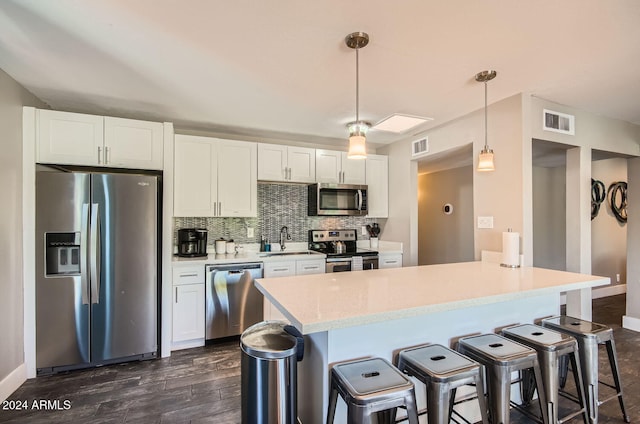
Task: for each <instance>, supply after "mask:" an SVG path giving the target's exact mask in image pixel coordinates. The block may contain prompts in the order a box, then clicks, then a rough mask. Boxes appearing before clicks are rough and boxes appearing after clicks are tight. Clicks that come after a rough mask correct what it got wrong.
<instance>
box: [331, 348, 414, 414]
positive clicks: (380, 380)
mask: <svg viewBox="0 0 640 424" xmlns="http://www.w3.org/2000/svg"><path fill="white" fill-rule="evenodd" d="M330 385H331V392H330V393H329V407H328V411H327V423H328V424H331V423H333V419H334V415H335V411H336V403H337V400H338V394H339V395H340V396H342V398H343V399H344V401H345V402H346V404H347V413H348V422H349V423H350V424H366V423H371V422H373V421H372V417H373V416H374V414H379V413H384V412H385V411H389V410H393V412H395V409H396V408H398V407H401V406H402V407H405V408H406V410H407V417H408V419H409V423H410V424H418V410H417V409H418V408H417V406H416V396H415V389H414V385H413V383H412V382H411V381H410V380H409V379H408V378H407V377H405V376H404V375H403V374H402V373H401V372H400V371H399V370H398V369H397V368H395V367H394V366H393V365H391V364H390V363H389V362H388V361H386V360H385V359H382V358H367V359H359V360H354V361H348V362H342V363H338V364H336V365H334V366H333V367H332V368H331V383H330ZM393 415H395V414H393ZM393 415H391V414H387V415H383V416H384V418H385V419H388V418H387V417H391V416H393ZM378 422H379V420H378Z"/></svg>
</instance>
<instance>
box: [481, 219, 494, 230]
mask: <svg viewBox="0 0 640 424" xmlns="http://www.w3.org/2000/svg"><path fill="white" fill-rule="evenodd" d="M478 228H493V217H492V216H479V217H478Z"/></svg>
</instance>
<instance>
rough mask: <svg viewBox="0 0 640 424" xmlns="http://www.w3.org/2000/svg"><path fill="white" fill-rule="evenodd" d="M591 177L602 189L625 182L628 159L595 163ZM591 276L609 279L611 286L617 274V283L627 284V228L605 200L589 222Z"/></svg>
mask: <svg viewBox="0 0 640 424" xmlns="http://www.w3.org/2000/svg"><path fill="white" fill-rule="evenodd" d="M591 176H592V177H593V178H594V179H597V180H600V181H602V182H603V183H604V186H605V189H607V188H608V187H609V185H610V184H611V183H613V182H616V181H627V159H622V158H615V159H607V160H598V161H594V162H593V163H592V165H591ZM591 272H592V273H593V274H595V275H602V276H605V277H609V278H611V284H616V274H619V275H620V283H622V284H624V283H626V281H627V225H626V224H621V223H619V222H618V220H617V219H616V218H615V216H614V215H613V212H612V211H611V208H610V207H609V205H608V201H607V200H605V201H604V202H603V203H602V205H601V207H600V212H599V213H598V216H596V218H595V219H593V220H592V221H591Z"/></svg>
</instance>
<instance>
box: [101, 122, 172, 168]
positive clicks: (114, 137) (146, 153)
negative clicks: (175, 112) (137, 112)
mask: <svg viewBox="0 0 640 424" xmlns="http://www.w3.org/2000/svg"><path fill="white" fill-rule="evenodd" d="M163 140H164V135H163V126H162V124H161V123H160V122H149V121H137V120H134V119H122V118H111V117H105V118H104V149H105V150H104V155H105V156H104V160H105V163H106V165H107V166H113V167H120V168H135V169H157V170H162V165H163V163H162V159H163V148H164V143H163Z"/></svg>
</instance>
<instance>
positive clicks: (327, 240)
mask: <svg viewBox="0 0 640 424" xmlns="http://www.w3.org/2000/svg"><path fill="white" fill-rule="evenodd" d="M356 241H357V231H356V230H309V250H315V251H316V252H320V253H324V254H325V255H327V264H326V272H345V271H360V270H368V269H378V252H376V251H374V250H369V249H361V248H358V247H357V245H356Z"/></svg>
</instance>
